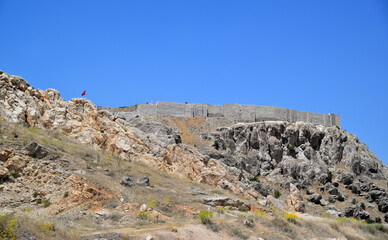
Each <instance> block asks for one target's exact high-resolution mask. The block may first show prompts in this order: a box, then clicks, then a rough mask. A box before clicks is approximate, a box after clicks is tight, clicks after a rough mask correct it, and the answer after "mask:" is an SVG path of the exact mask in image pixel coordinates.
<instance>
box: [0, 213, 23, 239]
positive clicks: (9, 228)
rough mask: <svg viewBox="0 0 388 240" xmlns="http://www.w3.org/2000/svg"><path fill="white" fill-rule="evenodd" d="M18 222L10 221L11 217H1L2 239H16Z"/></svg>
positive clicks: (0, 237) (0, 236) (0, 230)
mask: <svg viewBox="0 0 388 240" xmlns="http://www.w3.org/2000/svg"><path fill="white" fill-rule="evenodd" d="M18 227H19V225H18V222H17V220H15V219H10V217H9V216H7V215H5V216H0V239H8V240H14V239H15V238H16V232H17V228H18Z"/></svg>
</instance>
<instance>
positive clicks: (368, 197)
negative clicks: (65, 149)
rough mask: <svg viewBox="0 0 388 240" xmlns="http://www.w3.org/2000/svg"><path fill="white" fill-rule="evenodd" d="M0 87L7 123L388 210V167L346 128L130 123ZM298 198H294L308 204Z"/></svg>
mask: <svg viewBox="0 0 388 240" xmlns="http://www.w3.org/2000/svg"><path fill="white" fill-rule="evenodd" d="M0 87H1V90H0V113H1V117H2V118H4V119H5V120H7V121H9V122H14V123H23V124H27V125H28V126H33V127H38V128H45V129H55V130H59V131H63V132H64V133H66V134H67V135H68V136H70V137H72V138H74V139H76V140H78V141H80V142H82V143H86V144H89V145H91V146H93V147H95V148H98V149H104V150H107V151H109V152H112V153H114V154H117V155H119V156H121V157H122V158H124V159H126V160H139V161H143V162H146V163H149V164H152V165H154V166H157V167H158V168H159V169H164V170H167V171H169V172H173V173H176V174H178V175H181V176H184V177H188V178H190V179H192V180H194V181H197V182H201V183H207V184H211V185H213V186H219V187H221V188H224V189H229V190H231V191H232V192H234V193H236V194H239V195H244V196H246V197H249V198H255V199H260V198H262V197H269V195H271V194H273V192H274V191H275V190H277V189H280V190H281V191H283V192H286V193H289V192H290V188H291V190H292V191H291V192H296V190H297V189H295V188H298V189H305V190H306V194H307V195H309V196H308V200H309V201H311V202H312V204H319V205H322V206H327V205H329V203H336V202H338V203H339V202H341V204H342V202H343V201H345V202H346V201H348V202H350V201H351V199H352V198H353V197H354V196H356V197H358V198H361V199H365V201H369V202H370V203H371V209H374V208H375V207H374V206H377V209H378V210H379V212H377V211H375V210H370V211H374V214H375V215H376V216H382V214H385V213H387V211H388V194H387V191H386V188H387V184H386V180H387V179H388V168H387V167H386V166H385V165H384V164H383V163H382V162H381V161H380V160H379V159H378V158H377V156H376V155H375V154H373V152H371V151H370V150H369V149H368V147H367V146H366V145H365V144H364V143H362V142H360V141H359V140H358V138H357V137H356V136H355V135H353V134H350V133H348V132H346V131H344V130H342V129H340V128H339V127H325V126H322V125H314V124H309V123H303V122H296V123H288V122H282V121H263V122H257V123H239V124H233V125H232V124H229V125H227V126H225V125H223V127H219V126H220V124H225V123H226V122H225V121H222V120H217V118H213V119H212V120H207V121H205V120H203V118H201V119H202V120H201V121H198V122H199V123H198V124H199V125H192V124H188V123H189V122H190V121H191V119H193V118H180V119H179V118H174V117H168V116H164V117H163V118H157V117H156V118H155V117H147V116H141V117H136V116H135V117H134V118H131V119H126V120H124V119H121V118H118V117H115V116H114V115H112V114H111V113H109V112H107V111H104V110H100V111H99V110H98V109H97V108H96V106H95V105H94V104H93V103H92V102H91V101H89V100H86V99H83V98H76V99H72V100H71V101H65V100H64V99H62V98H61V97H60V94H59V92H58V91H56V90H54V89H47V90H45V91H42V90H39V89H34V88H33V87H32V86H30V85H29V84H28V82H27V81H26V80H24V79H23V78H21V77H17V76H12V75H8V74H7V73H4V72H1V71H0ZM209 121H212V122H211V123H209ZM214 121H218V122H216V123H215V122H214ZM205 123H206V126H205V125H204V124H205ZM201 124H202V125H201ZM210 126H211V127H210ZM215 126H217V127H219V128H216V127H215ZM221 126H222V125H221ZM188 139H191V140H190V141H189V140H188ZM193 139H194V140H193ZM182 143H183V144H182ZM4 171H5V170H4ZM292 184H294V185H295V186H296V187H294V188H293V187H290V186H293V185H292ZM310 193H314V194H310ZM310 195H311V196H310ZM296 196H299V195H298V194H296ZM296 199H297V200H295V201H294V200H293V201H289V202H290V203H292V202H295V203H296V202H297V204H298V205H301V204H300V201H301V200H300V198H299V197H297V198H296ZM341 204H340V207H338V208H337V210H338V211H339V212H342V213H345V212H346V211H345V207H346V205H343V204H342V205H341ZM301 206H302V205H301ZM301 206H294V208H295V209H299V208H302V207H301ZM329 210H330V209H329ZM331 210H332V209H331ZM353 210H354V209H353ZM347 212H352V213H354V214H356V212H357V211H351V210H348V211H347ZM349 214H350V213H349ZM354 214H353V215H354ZM350 215H351V214H350Z"/></svg>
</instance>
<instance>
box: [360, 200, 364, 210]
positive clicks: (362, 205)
mask: <svg viewBox="0 0 388 240" xmlns="http://www.w3.org/2000/svg"><path fill="white" fill-rule="evenodd" d="M360 207H361V208H362V209H364V210H365V204H364V203H363V202H362V203H361V204H360Z"/></svg>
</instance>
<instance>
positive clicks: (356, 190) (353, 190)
mask: <svg viewBox="0 0 388 240" xmlns="http://www.w3.org/2000/svg"><path fill="white" fill-rule="evenodd" d="M352 193H354V194H358V189H357V187H356V186H353V187H352Z"/></svg>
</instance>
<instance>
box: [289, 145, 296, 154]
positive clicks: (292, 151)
mask: <svg viewBox="0 0 388 240" xmlns="http://www.w3.org/2000/svg"><path fill="white" fill-rule="evenodd" d="M288 151H290V152H291V153H295V146H294V145H293V144H289V145H288Z"/></svg>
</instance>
